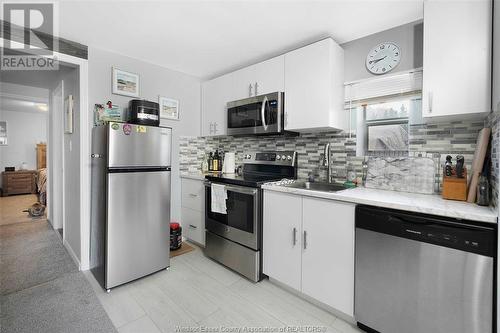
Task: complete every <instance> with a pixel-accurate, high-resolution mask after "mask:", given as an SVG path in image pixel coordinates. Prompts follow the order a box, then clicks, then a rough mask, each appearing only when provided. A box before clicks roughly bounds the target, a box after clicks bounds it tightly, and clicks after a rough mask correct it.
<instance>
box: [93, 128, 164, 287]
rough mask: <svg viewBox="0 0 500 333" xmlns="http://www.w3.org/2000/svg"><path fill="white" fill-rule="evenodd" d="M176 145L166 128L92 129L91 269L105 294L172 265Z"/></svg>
mask: <svg viewBox="0 0 500 333" xmlns="http://www.w3.org/2000/svg"><path fill="white" fill-rule="evenodd" d="M171 141H172V130H171V129H170V128H166V127H152V126H144V125H133V124H128V123H117V122H110V123H108V124H105V125H102V126H97V127H94V128H93V131H92V198H91V203H92V210H91V211H92V212H91V214H92V215H91V239H90V269H91V271H92V273H93V274H94V276H95V278H96V279H97V281H98V282H99V283H100V284H101V286H102V287H103V288H104V289H107V290H109V289H111V288H113V287H116V286H119V285H121V284H124V283H127V282H130V281H132V280H135V279H138V278H141V277H143V276H146V275H149V274H151V273H154V272H156V271H159V270H162V269H165V268H167V267H168V266H169V265H170V258H169V255H170V252H169V251H170V182H171Z"/></svg>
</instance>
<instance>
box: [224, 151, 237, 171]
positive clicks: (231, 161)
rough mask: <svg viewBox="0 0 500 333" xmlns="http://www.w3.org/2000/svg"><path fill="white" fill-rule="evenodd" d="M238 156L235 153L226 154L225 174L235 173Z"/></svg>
mask: <svg viewBox="0 0 500 333" xmlns="http://www.w3.org/2000/svg"><path fill="white" fill-rule="evenodd" d="M235 161H236V156H235V154H234V153H225V154H224V165H223V168H224V173H234V170H235V169H236V162H235Z"/></svg>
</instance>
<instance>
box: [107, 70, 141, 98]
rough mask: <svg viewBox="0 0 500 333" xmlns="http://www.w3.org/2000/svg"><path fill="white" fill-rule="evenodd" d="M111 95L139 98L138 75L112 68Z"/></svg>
mask: <svg viewBox="0 0 500 333" xmlns="http://www.w3.org/2000/svg"><path fill="white" fill-rule="evenodd" d="M112 72H113V75H112V85H113V94H116V95H123V96H130V97H139V75H138V74H135V73H130V72H126V71H122V70H121V69H118V68H115V67H113V70H112Z"/></svg>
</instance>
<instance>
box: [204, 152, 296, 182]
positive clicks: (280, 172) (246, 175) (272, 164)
mask: <svg viewBox="0 0 500 333" xmlns="http://www.w3.org/2000/svg"><path fill="white" fill-rule="evenodd" d="M296 160H297V156H296V153H295V152H293V151H283V152H278V151H275V152H247V153H244V154H243V168H242V174H241V175H238V174H218V175H207V176H205V178H206V179H207V180H209V181H212V182H217V183H224V184H233V185H241V186H249V187H260V186H261V185H262V184H264V183H267V182H272V181H278V180H282V179H296V178H297V167H296V165H297V161H296Z"/></svg>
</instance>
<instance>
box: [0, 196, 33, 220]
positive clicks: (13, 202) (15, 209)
mask: <svg viewBox="0 0 500 333" xmlns="http://www.w3.org/2000/svg"><path fill="white" fill-rule="evenodd" d="M36 202H38V199H37V196H36V194H26V195H12V196H9V197H0V225H6V224H12V223H23V222H31V221H33V220H34V219H33V218H31V217H30V216H29V215H28V213H26V212H23V210H26V209H28V208H29V207H30V206H31V205H33V204H34V203H36ZM40 219H43V218H36V219H35V220H37V221H38V220H40Z"/></svg>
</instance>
